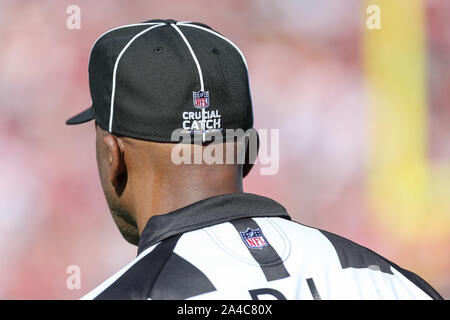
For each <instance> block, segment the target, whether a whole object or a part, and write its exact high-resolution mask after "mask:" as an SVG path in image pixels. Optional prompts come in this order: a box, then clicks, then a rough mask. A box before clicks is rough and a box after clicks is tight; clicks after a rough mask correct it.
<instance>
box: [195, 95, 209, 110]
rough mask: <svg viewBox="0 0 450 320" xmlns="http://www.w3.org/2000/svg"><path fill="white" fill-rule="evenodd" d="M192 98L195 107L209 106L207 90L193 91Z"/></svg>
mask: <svg viewBox="0 0 450 320" xmlns="http://www.w3.org/2000/svg"><path fill="white" fill-rule="evenodd" d="M192 98H193V100H194V107H195V108H197V109H204V108H208V107H209V91H197V92H196V91H193V92H192Z"/></svg>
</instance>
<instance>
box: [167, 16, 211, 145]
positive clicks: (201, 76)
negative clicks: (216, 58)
mask: <svg viewBox="0 0 450 320" xmlns="http://www.w3.org/2000/svg"><path fill="white" fill-rule="evenodd" d="M170 25H171V26H172V27H173V28H174V29H175V30H176V31H177V32H178V33H179V35H180V36H181V38H182V39H183V41H184V43H186V46H187V47H188V49H189V52H190V53H191V55H192V59H194V62H195V65H196V66H197V70H198V77H199V78H200V91H205V86H204V84H203V73H202V68H200V63H199V62H198V60H197V56H196V55H195V53H194V50H192V47H191V44H190V43H189V41H188V40H187V39H186V37H185V36H184V34H183V32H182V31H181V30H180V28H178V27H177V26H176V25H175V24H173V23H171V24H170ZM201 115H202V116H201V124H202V128H201V129H202V131H204V130H205V129H206V128H205V127H204V126H205V123H204V122H203V110H201ZM202 137H203V138H202V139H203V142H205V140H206V134H205V132H203V134H202Z"/></svg>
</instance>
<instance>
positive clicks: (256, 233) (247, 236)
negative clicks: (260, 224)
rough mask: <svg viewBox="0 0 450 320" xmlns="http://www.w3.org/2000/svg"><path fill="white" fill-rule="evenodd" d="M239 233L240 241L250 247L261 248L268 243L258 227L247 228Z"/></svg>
mask: <svg viewBox="0 0 450 320" xmlns="http://www.w3.org/2000/svg"><path fill="white" fill-rule="evenodd" d="M239 234H240V235H241V238H242V241H244V243H245V244H246V246H247V247H249V248H250V249H262V248H264V247H267V246H268V245H269V244H268V243H267V240H266V238H265V237H264V235H263V233H262V231H261V230H260V229H255V230H253V229H250V228H247V230H246V231H245V232H239Z"/></svg>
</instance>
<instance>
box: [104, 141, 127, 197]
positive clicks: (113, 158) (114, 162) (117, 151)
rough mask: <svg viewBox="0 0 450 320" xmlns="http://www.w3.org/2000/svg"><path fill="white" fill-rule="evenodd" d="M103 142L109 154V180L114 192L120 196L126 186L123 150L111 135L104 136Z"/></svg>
mask: <svg viewBox="0 0 450 320" xmlns="http://www.w3.org/2000/svg"><path fill="white" fill-rule="evenodd" d="M103 141H104V142H105V144H106V146H107V147H108V152H109V168H108V172H109V179H110V181H111V183H112V185H113V186H114V188H115V189H116V192H117V193H118V194H119V195H120V194H121V193H122V192H123V189H124V187H125V185H126V173H127V168H126V165H125V159H124V154H123V150H122V149H121V147H120V144H119V141H118V140H117V137H115V136H114V135H112V134H108V135H106V136H105V137H104V138H103Z"/></svg>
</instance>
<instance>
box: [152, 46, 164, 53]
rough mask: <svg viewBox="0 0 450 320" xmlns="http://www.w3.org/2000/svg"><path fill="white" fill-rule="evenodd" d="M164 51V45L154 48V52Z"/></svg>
mask: <svg viewBox="0 0 450 320" xmlns="http://www.w3.org/2000/svg"><path fill="white" fill-rule="evenodd" d="M163 51H164V48H163V47H156V48H154V49H153V52H154V53H158V54H159V53H162V52H163Z"/></svg>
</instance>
